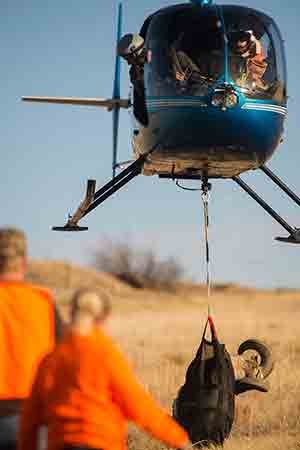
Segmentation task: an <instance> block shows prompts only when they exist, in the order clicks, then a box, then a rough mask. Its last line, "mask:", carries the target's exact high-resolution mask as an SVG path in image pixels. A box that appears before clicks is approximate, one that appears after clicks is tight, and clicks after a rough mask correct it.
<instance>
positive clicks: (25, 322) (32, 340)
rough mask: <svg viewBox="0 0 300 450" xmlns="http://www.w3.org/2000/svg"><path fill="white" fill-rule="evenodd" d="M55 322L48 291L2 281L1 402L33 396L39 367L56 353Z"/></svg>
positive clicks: (0, 311) (23, 283) (0, 283)
mask: <svg viewBox="0 0 300 450" xmlns="http://www.w3.org/2000/svg"><path fill="white" fill-rule="evenodd" d="M54 322H55V315H54V303H53V299H52V297H51V295H50V293H49V292H48V291H47V290H46V289H42V288H38V287H35V286H33V285H31V284H29V283H25V282H22V281H0V342H1V358H0V400H8V399H24V398H26V397H28V396H29V393H30V389H31V384H32V381H33V376H34V372H35V370H36V368H37V366H38V363H39V362H40V360H41V359H42V358H43V357H44V356H45V354H46V353H49V352H50V351H52V349H53V346H54V340H55V333H54V330H55V325H54Z"/></svg>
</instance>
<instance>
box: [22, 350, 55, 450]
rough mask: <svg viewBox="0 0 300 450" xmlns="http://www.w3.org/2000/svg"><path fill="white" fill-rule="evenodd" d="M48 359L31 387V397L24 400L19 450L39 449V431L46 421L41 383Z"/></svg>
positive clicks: (43, 363) (43, 362)
mask: <svg viewBox="0 0 300 450" xmlns="http://www.w3.org/2000/svg"><path fill="white" fill-rule="evenodd" d="M46 360H48V357H46V358H45V359H44V360H43V361H42V363H41V365H40V366H39V369H38V371H37V375H36V378H35V380H34V383H33V386H32V388H31V394H30V396H29V398H27V399H26V400H25V401H24V404H23V407H22V411H21V418H20V429H19V432H18V440H17V450H29V449H30V450H38V431H39V428H40V426H41V425H42V424H43V422H44V419H43V416H44V411H43V405H42V399H41V394H40V384H41V382H42V378H43V376H44V375H43V372H44V370H45V368H44V365H45V362H46Z"/></svg>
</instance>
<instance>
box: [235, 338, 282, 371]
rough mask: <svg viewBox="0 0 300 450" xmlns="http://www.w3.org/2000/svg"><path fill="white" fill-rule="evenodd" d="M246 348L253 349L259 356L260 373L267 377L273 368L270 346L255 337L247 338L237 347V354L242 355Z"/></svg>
mask: <svg viewBox="0 0 300 450" xmlns="http://www.w3.org/2000/svg"><path fill="white" fill-rule="evenodd" d="M247 350H255V351H256V352H257V353H258V354H259V356H260V358H261V364H260V368H261V373H262V375H263V377H264V378H267V377H268V376H269V375H270V373H271V372H272V370H273V368H274V358H273V355H272V352H271V350H270V348H269V347H268V346H267V345H266V344H265V343H263V342H261V341H259V340H257V339H247V340H246V341H244V342H242V343H241V345H240V346H239V348H238V355H242V354H243V353H244V352H245V351H247Z"/></svg>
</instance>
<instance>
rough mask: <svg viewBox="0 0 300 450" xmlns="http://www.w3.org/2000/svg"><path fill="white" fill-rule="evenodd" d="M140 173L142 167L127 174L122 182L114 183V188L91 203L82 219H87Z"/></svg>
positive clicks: (107, 190)
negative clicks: (88, 215)
mask: <svg viewBox="0 0 300 450" xmlns="http://www.w3.org/2000/svg"><path fill="white" fill-rule="evenodd" d="M140 173H141V167H136V168H135V169H134V170H133V171H132V172H130V173H129V174H127V176H126V177H123V178H121V180H119V181H118V182H117V183H114V184H113V186H111V187H110V188H109V189H106V190H105V191H104V192H103V193H102V194H101V195H98V198H97V199H96V200H94V201H93V203H91V205H90V206H89V207H88V209H87V210H86V211H85V213H84V214H83V216H82V217H85V216H86V215H87V214H89V213H90V212H91V211H93V210H94V209H95V208H97V206H99V205H101V203H103V202H104V201H105V200H106V199H107V198H108V197H110V196H111V195H113V194H114V193H115V192H117V191H118V190H119V189H121V187H123V186H124V185H125V184H127V183H129V181H131V180H132V179H133V178H135V177H136V176H137V175H139V174H140ZM114 180H116V178H114ZM103 187H105V186H103Z"/></svg>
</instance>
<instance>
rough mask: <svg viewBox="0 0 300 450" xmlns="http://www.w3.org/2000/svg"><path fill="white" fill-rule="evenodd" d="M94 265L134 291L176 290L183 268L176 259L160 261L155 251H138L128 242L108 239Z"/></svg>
mask: <svg viewBox="0 0 300 450" xmlns="http://www.w3.org/2000/svg"><path fill="white" fill-rule="evenodd" d="M93 265H94V267H96V269H98V270H100V271H103V272H108V273H111V274H113V275H115V276H116V277H118V278H119V279H121V280H122V281H125V282H126V283H128V284H129V285H131V286H133V287H135V288H155V289H156V288H157V289H167V290H170V289H174V287H175V284H176V283H177V282H178V281H180V280H181V279H182V278H183V275H184V268H183V266H182V264H181V263H180V262H178V261H177V260H176V259H175V258H174V257H169V258H167V259H161V258H160V257H159V256H158V255H157V254H156V253H155V252H154V251H153V250H152V249H145V250H139V249H137V248H135V247H134V246H132V245H131V244H130V243H128V242H126V241H113V240H112V239H106V240H104V241H102V242H101V244H100V245H99V248H98V249H97V250H96V251H95V253H94V258H93Z"/></svg>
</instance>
